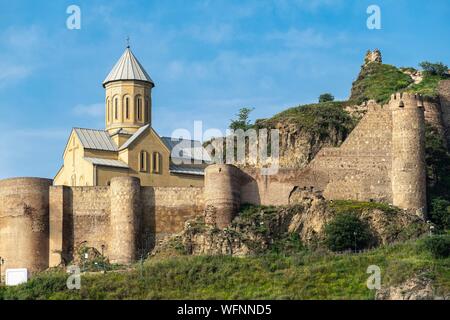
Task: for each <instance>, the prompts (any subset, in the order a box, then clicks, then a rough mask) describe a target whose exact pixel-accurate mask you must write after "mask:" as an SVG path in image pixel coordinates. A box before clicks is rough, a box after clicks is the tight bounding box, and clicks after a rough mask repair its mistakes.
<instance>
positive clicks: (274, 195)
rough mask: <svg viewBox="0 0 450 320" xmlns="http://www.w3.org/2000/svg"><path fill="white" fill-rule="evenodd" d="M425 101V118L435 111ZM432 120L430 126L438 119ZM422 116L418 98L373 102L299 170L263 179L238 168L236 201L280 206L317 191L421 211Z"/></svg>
mask: <svg viewBox="0 0 450 320" xmlns="http://www.w3.org/2000/svg"><path fill="white" fill-rule="evenodd" d="M432 103H434V102H433V101H428V118H429V119H437V120H439V118H438V115H439V112H440V111H439V110H438V109H436V108H434V107H436V106H435V105H433V104H432ZM437 120H436V123H438V121H437ZM424 126H425V115H424V107H423V103H422V98H421V97H418V96H416V95H410V94H406V93H404V94H396V95H393V96H392V97H391V101H390V103H389V104H388V105H384V106H380V105H378V104H376V103H375V102H373V101H370V102H369V103H368V110H367V113H366V114H365V115H364V117H363V118H362V119H361V120H360V122H359V123H358V125H357V126H356V127H355V129H354V130H353V131H352V132H351V134H350V135H349V136H348V138H347V139H346V140H345V141H344V142H343V144H342V145H341V146H340V147H337V148H323V149H321V150H320V151H319V153H318V154H317V155H316V157H315V158H314V159H313V160H312V161H311V162H310V164H309V165H308V166H307V167H306V168H305V169H304V170H285V169H280V170H279V172H278V174H276V175H273V176H263V175H261V173H260V170H258V169H249V168H244V169H243V170H242V171H243V174H242V182H241V186H242V187H241V201H242V203H252V204H262V205H286V204H288V203H289V201H290V200H289V198H290V196H291V194H292V192H293V190H294V189H300V190H304V191H307V192H313V193H316V192H319V193H322V194H323V196H324V197H325V198H327V199H343V200H347V199H352V200H358V201H379V202H387V203H391V204H394V205H396V206H399V207H400V208H404V209H415V210H422V211H425V210H426V181H425V170H426V165H425V149H424V147H425V144H424Z"/></svg>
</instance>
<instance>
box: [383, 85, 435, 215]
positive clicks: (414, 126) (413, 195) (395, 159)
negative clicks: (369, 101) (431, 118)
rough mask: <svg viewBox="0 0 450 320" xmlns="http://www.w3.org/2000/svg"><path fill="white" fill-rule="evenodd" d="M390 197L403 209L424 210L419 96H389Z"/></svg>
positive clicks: (421, 112)
mask: <svg viewBox="0 0 450 320" xmlns="http://www.w3.org/2000/svg"><path fill="white" fill-rule="evenodd" d="M389 107H390V109H391V110H392V177H391V181H392V201H393V204H394V205H395V206H398V207H400V208H403V209H415V210H420V211H421V214H425V213H426V191H427V190H426V164H425V119H424V108H423V102H422V98H421V97H420V96H419V95H415V94H410V93H397V94H394V95H392V96H391V100H390V102H389Z"/></svg>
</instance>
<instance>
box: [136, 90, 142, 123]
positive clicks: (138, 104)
mask: <svg viewBox="0 0 450 320" xmlns="http://www.w3.org/2000/svg"><path fill="white" fill-rule="evenodd" d="M136 119H137V120H139V121H141V120H142V99H141V97H139V96H138V97H136Z"/></svg>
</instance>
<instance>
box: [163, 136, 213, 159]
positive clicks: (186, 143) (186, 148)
mask: <svg viewBox="0 0 450 320" xmlns="http://www.w3.org/2000/svg"><path fill="white" fill-rule="evenodd" d="M161 140H162V141H163V142H164V144H165V145H166V146H167V148H168V149H169V150H170V153H171V154H172V150H173V148H175V146H177V145H178V144H180V143H181V150H180V151H181V154H178V155H177V156H176V157H174V158H178V159H190V160H201V161H210V160H211V159H210V157H209V155H208V153H207V152H206V150H204V148H203V146H202V143H201V142H200V141H197V140H190V139H177V138H171V137H161ZM172 156H173V155H172Z"/></svg>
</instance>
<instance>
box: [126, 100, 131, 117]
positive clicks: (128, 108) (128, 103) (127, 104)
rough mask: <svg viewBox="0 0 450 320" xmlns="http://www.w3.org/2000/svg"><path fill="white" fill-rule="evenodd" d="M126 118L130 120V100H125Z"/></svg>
mask: <svg viewBox="0 0 450 320" xmlns="http://www.w3.org/2000/svg"><path fill="white" fill-rule="evenodd" d="M125 118H127V119H130V98H128V97H126V98H125Z"/></svg>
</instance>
